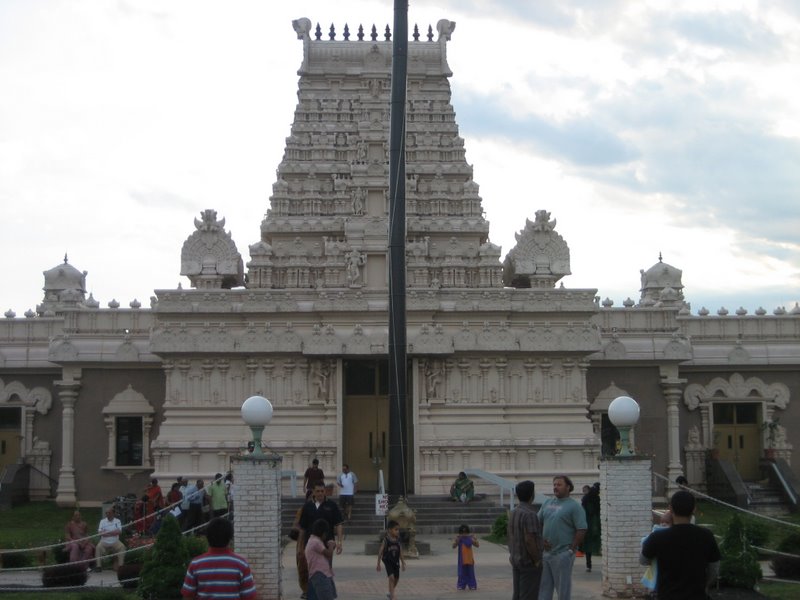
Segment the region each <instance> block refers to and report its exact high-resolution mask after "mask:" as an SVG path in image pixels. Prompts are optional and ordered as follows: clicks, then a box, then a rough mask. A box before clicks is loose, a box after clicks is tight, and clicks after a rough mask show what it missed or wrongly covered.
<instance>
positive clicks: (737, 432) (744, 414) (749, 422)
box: [714, 402, 761, 481]
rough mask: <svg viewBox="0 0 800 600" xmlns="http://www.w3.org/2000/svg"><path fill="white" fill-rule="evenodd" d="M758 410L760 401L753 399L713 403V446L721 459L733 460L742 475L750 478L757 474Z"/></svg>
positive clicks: (751, 479)
mask: <svg viewBox="0 0 800 600" xmlns="http://www.w3.org/2000/svg"><path fill="white" fill-rule="evenodd" d="M759 413H760V407H759V405H758V404H756V403H752V402H743V403H732V402H731V403H715V404H714V448H715V449H716V450H717V451H718V452H719V457H720V458H721V459H723V460H729V461H731V462H732V463H733V465H734V466H735V467H736V470H737V471H739V475H741V476H742V479H745V480H749V481H753V480H756V479H758V478H759V477H760V472H759V468H758V459H759V456H760V454H761V427H760V425H759V418H758V417H759Z"/></svg>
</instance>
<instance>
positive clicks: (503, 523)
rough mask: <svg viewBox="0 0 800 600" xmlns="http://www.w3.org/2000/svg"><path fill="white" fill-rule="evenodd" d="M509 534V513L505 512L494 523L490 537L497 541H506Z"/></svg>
mask: <svg viewBox="0 0 800 600" xmlns="http://www.w3.org/2000/svg"><path fill="white" fill-rule="evenodd" d="M507 535H508V513H507V512H504V513H503V514H502V515H500V516H499V517H497V518H496V519H495V520H494V523H492V532H491V534H490V535H489V539H491V540H492V541H493V542H497V543H501V544H503V543H505V540H506V536H507Z"/></svg>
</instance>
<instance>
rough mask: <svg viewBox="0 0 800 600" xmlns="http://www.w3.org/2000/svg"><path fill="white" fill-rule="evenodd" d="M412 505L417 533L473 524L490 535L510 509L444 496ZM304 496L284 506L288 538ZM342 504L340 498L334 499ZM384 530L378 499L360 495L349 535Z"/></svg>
mask: <svg viewBox="0 0 800 600" xmlns="http://www.w3.org/2000/svg"><path fill="white" fill-rule="evenodd" d="M407 500H408V505H409V506H410V507H411V508H413V509H414V510H415V511H416V512H417V534H418V535H420V534H421V535H425V534H434V533H447V534H452V533H456V532H457V531H458V528H459V526H460V525H462V524H466V525H469V528H470V530H471V531H472V532H474V533H488V532H489V531H491V529H492V525H493V524H494V522H495V519H497V517H499V516H500V515H502V514H505V512H506V508H505V507H503V506H499V505H498V504H497V503H496V502H495V501H494V500H492V499H489V498H483V497H482V498H477V499H476V500H474V501H472V502H470V503H468V504H462V503H460V502H451V501H450V500H448V499H446V498H445V497H443V496H413V495H412V496H409V497H408V499H407ZM304 501H305V500H304V499H303V498H302V497H298V498H284V499H283V500H282V507H281V530H282V533H283V534H284V535H286V534H288V533H289V530H290V529H291V527H292V521H293V520H294V516H295V513H296V512H297V509H298V508H300V507H301V506H302V505H303V502H304ZM334 501H335V502H338V499H337V498H334ZM383 528H384V520H383V517H378V516H375V497H374V496H373V495H372V494H367V493H364V494H356V497H355V503H354V505H353V518H352V520H351V522H350V523H345V532H346V533H348V534H362V535H376V536H377V535H378V534H379V533H380V532H381V531H383Z"/></svg>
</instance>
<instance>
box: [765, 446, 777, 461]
mask: <svg viewBox="0 0 800 600" xmlns="http://www.w3.org/2000/svg"><path fill="white" fill-rule="evenodd" d="M776 454H777V452H776V450H775V448H764V458H765V459H767V460H775V457H776Z"/></svg>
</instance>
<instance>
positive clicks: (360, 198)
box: [353, 187, 367, 216]
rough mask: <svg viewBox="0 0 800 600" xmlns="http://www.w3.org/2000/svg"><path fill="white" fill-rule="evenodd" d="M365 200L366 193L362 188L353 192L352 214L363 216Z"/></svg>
mask: <svg viewBox="0 0 800 600" xmlns="http://www.w3.org/2000/svg"><path fill="white" fill-rule="evenodd" d="M366 200H367V193H366V191H365V190H364V188H362V187H358V188H356V189H355V190H353V214H354V215H356V216H361V215H363V214H364V205H365V203H366Z"/></svg>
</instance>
